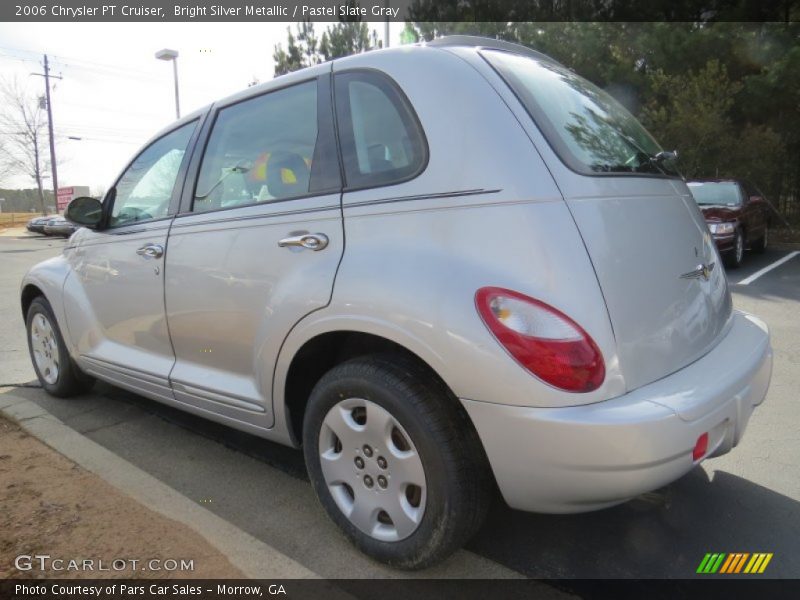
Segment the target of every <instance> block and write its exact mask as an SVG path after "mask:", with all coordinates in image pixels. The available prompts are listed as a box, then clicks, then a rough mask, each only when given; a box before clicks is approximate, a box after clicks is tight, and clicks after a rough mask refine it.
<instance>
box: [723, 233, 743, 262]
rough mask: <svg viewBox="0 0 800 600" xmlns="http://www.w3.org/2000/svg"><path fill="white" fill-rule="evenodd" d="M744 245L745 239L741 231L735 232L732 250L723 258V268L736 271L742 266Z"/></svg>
mask: <svg viewBox="0 0 800 600" xmlns="http://www.w3.org/2000/svg"><path fill="white" fill-rule="evenodd" d="M744 245H745V239H744V234H743V233H742V230H741V229H737V230H736V236H735V237H734V241H733V250H731V251H730V252H728V253H727V255H726V256H725V266H726V267H728V268H729V269H738V268H739V267H741V266H742V262H743V261H744Z"/></svg>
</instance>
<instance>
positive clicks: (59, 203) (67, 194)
mask: <svg viewBox="0 0 800 600" xmlns="http://www.w3.org/2000/svg"><path fill="white" fill-rule="evenodd" d="M73 191H74V190H73V188H71V187H67V188H58V196H57V197H56V209H57V210H58V211H59V212H61V211H62V210H64V209H65V208H67V204H69V203H70V202H71V201H72V198H73Z"/></svg>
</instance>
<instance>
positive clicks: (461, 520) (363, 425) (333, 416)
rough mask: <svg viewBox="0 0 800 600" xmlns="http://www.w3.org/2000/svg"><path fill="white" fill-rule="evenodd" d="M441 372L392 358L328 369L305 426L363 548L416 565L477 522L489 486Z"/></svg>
mask: <svg viewBox="0 0 800 600" xmlns="http://www.w3.org/2000/svg"><path fill="white" fill-rule="evenodd" d="M456 402H457V401H455V399H454V398H452V397H450V396H449V392H448V391H447V390H445V389H443V386H442V384H441V383H440V382H438V380H436V379H435V378H433V377H432V376H431V375H429V374H428V373H426V372H425V371H424V370H422V369H420V368H418V367H417V366H416V365H415V364H413V363H410V362H404V360H403V359H402V358H395V357H393V356H379V357H362V358H356V359H353V360H350V361H348V362H345V363H342V364H341V365H338V366H336V367H334V368H333V369H331V370H330V371H329V372H328V373H327V374H326V375H325V376H323V377H322V379H321V380H320V381H319V382H318V383H317V385H316V386H315V387H314V390H313V391H312V393H311V397H310V399H309V404H308V408H307V411H306V414H305V418H304V424H303V445H304V452H305V459H306V465H307V467H308V472H309V476H310V478H311V483H312V485H313V486H314V490H315V491H316V493H317V497H318V499H319V501H320V503H321V504H322V506H323V507H324V508H325V510H326V511H327V513H328V515H329V516H330V517H331V519H332V520H333V521H334V522H335V523H336V524H337V525H338V526H339V528H340V529H341V530H342V531H343V533H344V534H345V535H346V536H347V537H348V538H349V539H350V541H351V542H353V543H354V544H355V545H356V546H357V547H358V548H359V549H360V550H362V551H363V552H364V553H366V554H368V555H369V556H371V557H373V558H375V559H377V560H380V561H382V562H385V563H388V564H390V565H393V566H396V567H401V568H407V569H418V568H422V567H426V566H429V565H431V564H434V563H436V562H438V561H440V560H442V559H444V558H445V557H447V556H448V555H449V554H451V553H452V552H454V551H455V550H457V549H458V548H459V547H461V546H462V545H463V544H464V543H465V542H466V541H467V540H468V539H469V538H470V537H471V536H472V535H473V534H474V533H475V532H476V531H477V529H478V528H479V527H480V525H481V523H482V522H483V518H484V516H485V514H486V509H487V506H488V502H489V499H490V494H491V491H492V489H493V488H492V484H491V477H490V472H489V467H488V462H487V460H486V457H485V455H484V453H483V448H482V447H481V445H480V440H479V439H478V436H477V433H476V432H475V430H474V428H473V427H472V423H471V422H470V421H469V419H468V417H467V416H466V414H464V413H463V411H461V410H460V407H459V406H458V404H457V403H456Z"/></svg>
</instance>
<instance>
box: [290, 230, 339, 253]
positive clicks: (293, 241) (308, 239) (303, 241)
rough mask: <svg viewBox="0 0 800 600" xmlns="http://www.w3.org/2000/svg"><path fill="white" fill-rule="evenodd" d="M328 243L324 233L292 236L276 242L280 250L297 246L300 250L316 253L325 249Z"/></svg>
mask: <svg viewBox="0 0 800 600" xmlns="http://www.w3.org/2000/svg"><path fill="white" fill-rule="evenodd" d="M328 241H329V240H328V236H327V235H325V234H324V233H303V234H301V235H292V236H289V237H285V238H283V239H282V240H280V241H279V242H278V246H280V247H281V248H286V247H287V246H299V247H300V248H307V249H309V250H314V251H316V250H322V249H324V248H326V247H327V245H328Z"/></svg>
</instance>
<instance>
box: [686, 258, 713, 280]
mask: <svg viewBox="0 0 800 600" xmlns="http://www.w3.org/2000/svg"><path fill="white" fill-rule="evenodd" d="M716 265H717V263H713V262H712V263H708V264H707V265H697V268H696V269H695V270H694V271H689V272H688V273H684V274H683V275H681V279H703V280H705V281H708V280H709V279H710V278H711V271H713V270H714V267H715V266H716Z"/></svg>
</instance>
